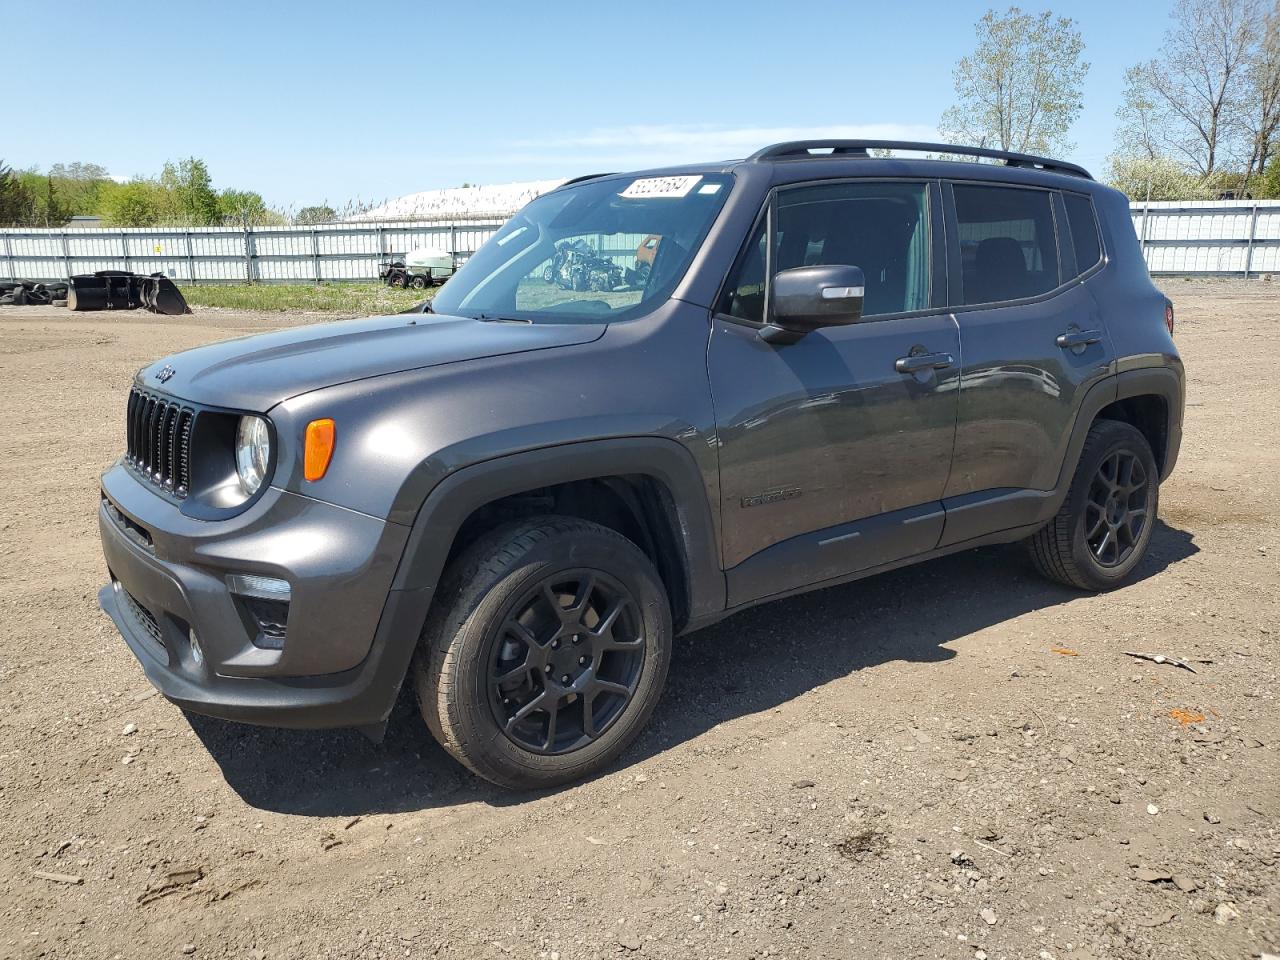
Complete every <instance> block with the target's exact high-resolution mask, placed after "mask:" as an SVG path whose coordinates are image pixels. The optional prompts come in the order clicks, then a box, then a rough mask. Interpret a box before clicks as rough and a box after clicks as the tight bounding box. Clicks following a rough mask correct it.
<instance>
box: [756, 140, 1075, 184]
mask: <svg viewBox="0 0 1280 960" xmlns="http://www.w3.org/2000/svg"><path fill="white" fill-rule="evenodd" d="M814 150H826V151H830V153H820V154H815V153H813V151H814ZM870 150H916V151H919V152H921V153H955V154H960V155H962V156H966V157H985V158H987V159H989V160H1003V161H1004V163H1005V166H1008V167H1031V168H1032V169H1035V170H1048V171H1049V172H1051V173H1067V174H1070V175H1072V176H1075V177H1084V178H1085V179H1087V180H1092V179H1093V177H1092V176H1091V175H1090V174H1089V171H1088V170H1086V169H1085V168H1084V167H1080V166H1077V165H1076V164H1074V163H1067V162H1066V161H1065V160H1051V159H1049V158H1048V157H1037V156H1033V155H1032V154H1029V153H1011V152H1009V151H1008V150H990V149H988V148H986V147H962V146H959V145H957V144H954V143H919V142H916V141H914V140H792V141H789V142H787V143H775V144H773V146H770V147H765V148H764V149H763V150H757V151H756V152H755V153H753V154H752V155H751V156H749V157H747V161H748V162H758V161H761V160H803V159H806V158H820V157H824V156H841V157H866V156H869V153H868V151H870Z"/></svg>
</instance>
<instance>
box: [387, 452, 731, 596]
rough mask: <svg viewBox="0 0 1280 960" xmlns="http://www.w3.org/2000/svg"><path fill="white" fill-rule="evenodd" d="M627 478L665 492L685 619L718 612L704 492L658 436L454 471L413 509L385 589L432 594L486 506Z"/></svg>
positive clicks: (681, 456) (688, 464)
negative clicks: (580, 483)
mask: <svg viewBox="0 0 1280 960" xmlns="http://www.w3.org/2000/svg"><path fill="white" fill-rule="evenodd" d="M628 474H639V475H642V476H647V477H652V478H653V479H655V480H657V481H658V482H660V483H662V484H663V485H664V486H665V487H666V489H667V490H669V491H670V493H671V499H672V506H673V507H674V511H675V515H676V521H677V523H676V525H675V526H676V527H677V529H676V530H674V531H673V532H674V533H675V534H676V539H677V542H678V544H679V546H680V548H681V550H682V552H683V556H682V558H681V564H682V569H683V571H684V574H685V577H686V583H687V587H688V602H689V610H688V613H689V620H690V621H695V620H700V619H704V618H705V617H707V616H709V615H714V614H718V613H720V612H722V611H723V610H724V608H725V597H726V592H725V578H724V571H723V570H721V568H720V543H719V535H718V528H717V525H716V523H715V521H714V517H713V515H712V510H711V502H710V499H709V496H708V488H707V485H706V483H705V482H704V480H703V478H702V475H701V472H700V470H699V468H698V465H697V463H696V462H695V460H694V458H693V455H692V454H691V453H690V452H689V451H688V450H686V449H685V448H684V447H683V446H681V445H680V444H679V443H677V442H676V441H674V440H668V439H665V438H662V437H619V438H612V439H606V440H588V441H582V442H575V443H565V444H559V445H556V446H551V447H541V448H538V449H534V450H527V451H523V452H520V453H513V454H508V455H505V456H500V457H495V458H493V459H491V460H484V461H481V462H479V463H475V464H472V465H470V466H467V467H463V468H462V469H460V470H456V471H454V472H453V473H451V474H449V475H448V476H446V477H445V478H444V479H442V480H441V481H440V482H439V483H438V484H436V486H435V487H434V488H433V489H432V490H431V492H430V493H429V494H427V497H426V499H425V500H423V502H422V506H421V507H420V508H419V509H418V513H417V516H416V518H415V519H414V522H413V525H412V528H411V530H410V533H409V538H408V540H407V542H406V544H405V549H404V556H403V557H402V558H401V560H400V566H399V567H398V569H397V570H396V575H395V579H394V580H393V583H392V587H393V589H395V590H403V591H409V592H415V593H417V592H422V591H426V592H433V591H434V588H435V586H436V584H437V583H438V582H439V579H440V575H441V573H442V572H443V570H444V564H445V561H446V559H447V558H448V556H449V551H450V549H451V547H452V545H453V541H454V538H455V537H456V536H457V534H458V531H459V530H460V529H461V527H462V524H463V523H464V522H465V521H466V519H467V518H468V517H469V516H470V515H471V514H472V513H473V512H475V510H477V509H478V508H480V507H482V506H484V505H485V504H486V503H490V502H492V501H494V500H498V499H500V498H502V497H506V496H510V495H512V494H517V493H523V492H525V491H528V490H535V489H537V488H539V487H547V486H553V485H555V484H560V483H569V482H572V481H574V480H591V479H596V478H599V477H609V476H619V475H628Z"/></svg>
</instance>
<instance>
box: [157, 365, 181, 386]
mask: <svg viewBox="0 0 1280 960" xmlns="http://www.w3.org/2000/svg"><path fill="white" fill-rule="evenodd" d="M177 372H178V371H177V370H175V369H173V367H171V366H170V365H169V364H167V363H166V364H165V365H164V366H163V367H161V368H160V372H159V373H157V374H156V379H157V380H159V381H160V382H161V383H168V382H169V381H170V380H172V379H173V375H174V374H175V373H177Z"/></svg>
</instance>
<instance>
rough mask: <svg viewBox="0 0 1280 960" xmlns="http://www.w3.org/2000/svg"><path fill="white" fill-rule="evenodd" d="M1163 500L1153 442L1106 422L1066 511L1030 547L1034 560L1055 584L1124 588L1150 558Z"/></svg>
mask: <svg viewBox="0 0 1280 960" xmlns="http://www.w3.org/2000/svg"><path fill="white" fill-rule="evenodd" d="M1138 469H1140V470H1141V479H1140V482H1139V478H1138V474H1137V472H1136V471H1137V470H1138ZM1159 501H1160V478H1159V472H1158V470H1157V468H1156V462H1155V457H1154V456H1153V455H1152V453H1151V446H1150V444H1148V443H1147V439H1146V437H1144V436H1143V435H1142V433H1141V432H1140V431H1139V430H1138V429H1137V428H1135V427H1133V426H1131V425H1130V424H1127V423H1122V422H1120V421H1118V420H1099V421H1097V422H1096V423H1094V425H1093V426H1092V427H1090V428H1089V434H1088V436H1087V437H1086V438H1085V441H1084V448H1083V449H1082V450H1081V451H1080V460H1079V462H1078V463H1077V465H1076V472H1075V475H1074V476H1073V477H1072V478H1071V487H1070V488H1069V489H1068V491H1067V498H1066V500H1065V501H1063V504H1062V507H1061V508H1060V509H1059V510H1058V513H1057V515H1056V516H1055V517H1054V518H1053V519H1052V520H1050V521H1049V523H1048V524H1047V525H1046V526H1045V527H1044V528H1042V529H1041V530H1040V531H1039V532H1037V533H1035V534H1034V535H1033V536H1031V538H1030V539H1029V540H1028V541H1027V543H1028V545H1029V547H1030V550H1031V558H1032V561H1033V562H1034V563H1035V565H1036V568H1037V569H1038V570H1039V571H1040V573H1042V574H1043V575H1044V576H1046V577H1048V578H1049V579H1050V580H1057V581H1058V582H1059V583H1064V584H1066V585H1067V586H1071V587H1077V588H1079V589H1081V590H1091V591H1100V590H1112V589H1114V588H1116V587H1118V586H1121V585H1122V584H1123V583H1124V582H1125V581H1126V580H1128V579H1129V577H1130V576H1131V575H1132V573H1133V571H1134V570H1135V569H1136V568H1137V566H1138V564H1140V563H1141V562H1142V559H1143V557H1145V556H1146V553H1147V547H1148V546H1149V545H1150V543H1151V535H1152V531H1153V529H1154V525H1155V521H1156V515H1157V510H1158V507H1159ZM1108 533H1109V534H1110V540H1109V541H1108Z"/></svg>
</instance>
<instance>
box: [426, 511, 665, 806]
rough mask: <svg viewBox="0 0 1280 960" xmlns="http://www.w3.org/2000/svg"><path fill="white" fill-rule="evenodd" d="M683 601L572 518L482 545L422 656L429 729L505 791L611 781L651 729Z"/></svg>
mask: <svg viewBox="0 0 1280 960" xmlns="http://www.w3.org/2000/svg"><path fill="white" fill-rule="evenodd" d="M672 637H673V629H672V622H671V604H670V602H669V600H668V599H667V593H666V588H665V586H664V584H663V581H662V578H661V576H659V574H658V571H657V569H656V568H655V567H654V565H653V561H652V560H651V559H650V558H649V557H648V556H647V555H646V554H645V552H644V551H643V550H641V549H640V547H638V546H637V545H636V544H635V543H634V542H632V541H631V540H628V539H627V538H626V537H624V536H623V535H622V534H620V533H619V532H618V531H616V530H612V529H610V528H608V527H604V526H601V525H600V524H597V523H592V522H591V521H588V520H582V519H579V518H577V517H566V516H553V515H544V516H534V517H528V518H527V519H522V520H512V521H510V522H508V523H505V524H502V525H501V526H498V527H495V528H494V529H493V530H491V531H489V532H488V533H485V534H483V535H482V536H479V537H477V538H476V539H475V540H474V541H473V542H472V543H471V544H470V545H469V546H468V547H467V548H466V549H465V550H463V551H462V552H461V553H459V555H458V556H457V557H456V558H455V559H454V560H453V561H452V562H451V563H450V565H449V567H448V568H447V569H446V570H445V574H444V576H443V577H442V578H441V582H440V586H439V587H438V588H437V590H436V595H435V599H434V602H433V604H432V608H431V611H430V613H429V614H428V617H427V622H426V624H425V625H424V626H423V631H422V639H421V642H420V645H419V648H418V653H417V656H416V657H415V658H414V666H413V671H412V673H413V683H414V688H415V690H416V691H417V694H418V704H419V706H420V708H421V710H422V717H423V719H424V720H425V721H426V723H427V726H428V727H429V728H430V729H431V733H432V734H433V735H434V736H435V738H436V739H437V740H438V741H439V742H440V744H441V746H443V747H444V748H445V750H447V751H448V752H449V753H450V754H452V755H453V756H454V757H455V758H456V759H457V760H459V761H460V762H461V763H464V764H466V765H467V766H468V767H469V768H470V769H471V770H473V771H474V772H475V773H477V774H479V775H480V776H482V777H485V778H486V779H488V780H491V781H492V782H494V783H497V784H500V785H502V786H504V787H510V788H515V789H521V790H527V789H544V788H547V787H554V786H558V785H560V784H564V783H569V782H570V781H573V780H578V779H581V778H582V777H586V776H591V775H593V774H596V773H599V772H600V771H601V770H603V769H604V768H605V767H607V766H608V765H609V764H610V763H612V762H613V761H614V760H615V759H616V758H617V757H618V756H619V755H620V754H621V753H622V752H623V751H624V750H625V749H626V748H627V746H628V744H630V743H631V742H632V741H633V740H635V738H636V736H637V735H638V734H639V733H640V731H641V730H642V729H643V728H644V726H645V724H646V723H647V722H648V720H649V717H650V716H652V714H653V711H654V709H655V708H656V707H657V705H658V701H659V699H660V698H661V696H662V687H663V684H664V683H665V681H666V677H667V666H668V665H669V664H670V662H671V646H672Z"/></svg>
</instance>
